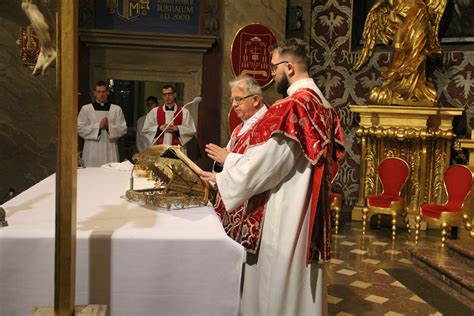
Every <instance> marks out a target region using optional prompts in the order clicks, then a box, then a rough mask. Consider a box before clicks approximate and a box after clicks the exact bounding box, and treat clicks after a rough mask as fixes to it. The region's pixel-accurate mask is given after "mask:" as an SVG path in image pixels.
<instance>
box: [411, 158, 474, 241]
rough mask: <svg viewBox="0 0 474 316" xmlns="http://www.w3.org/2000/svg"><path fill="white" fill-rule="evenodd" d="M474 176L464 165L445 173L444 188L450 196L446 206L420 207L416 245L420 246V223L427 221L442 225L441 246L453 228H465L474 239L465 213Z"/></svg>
mask: <svg viewBox="0 0 474 316" xmlns="http://www.w3.org/2000/svg"><path fill="white" fill-rule="evenodd" d="M472 184H473V174H472V172H471V170H470V169H469V168H468V167H467V166H464V165H454V166H451V167H449V168H448V169H447V170H446V172H445V173H444V188H445V190H446V194H447V196H448V200H447V202H446V203H445V204H442V205H439V204H423V205H421V206H420V214H419V215H418V216H417V217H416V226H415V228H416V231H415V244H418V237H419V233H420V223H421V221H422V220H423V221H425V222H427V223H429V224H435V225H440V227H441V246H442V247H444V245H445V242H446V239H447V237H448V235H449V234H450V232H451V227H460V226H462V225H463V223H464V227H465V228H466V229H467V230H468V231H469V235H470V237H471V238H474V230H473V229H472V224H471V220H470V218H469V216H468V215H467V214H466V213H465V212H464V202H465V201H466V198H467V196H468V195H469V193H470V192H471V188H472Z"/></svg>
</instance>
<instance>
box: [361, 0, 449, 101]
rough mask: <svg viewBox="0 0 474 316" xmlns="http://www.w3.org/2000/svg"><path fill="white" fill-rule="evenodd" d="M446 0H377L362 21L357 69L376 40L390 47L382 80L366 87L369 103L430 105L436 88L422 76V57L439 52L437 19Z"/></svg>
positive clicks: (366, 57) (423, 64)
mask: <svg viewBox="0 0 474 316" xmlns="http://www.w3.org/2000/svg"><path fill="white" fill-rule="evenodd" d="M447 1H448V0H377V1H376V2H375V4H374V5H373V7H372V8H371V9H370V11H369V13H368V15H367V19H366V21H365V25H364V32H363V35H362V37H363V40H364V47H363V49H362V52H361V54H360V56H359V58H358V60H357V62H356V64H355V65H354V70H359V69H360V68H361V67H362V66H363V65H364V64H365V63H366V62H367V61H368V60H369V58H370V57H371V56H372V54H373V52H374V48H375V45H376V44H377V42H378V41H380V42H382V43H383V44H384V45H386V46H391V47H392V55H391V59H390V62H389V64H388V66H387V69H386V70H384V71H382V73H381V74H382V76H383V78H384V81H383V83H382V85H381V86H375V87H374V88H372V90H371V91H370V96H369V101H370V102H371V103H372V104H382V105H383V104H387V105H391V104H398V105H414V106H434V105H435V103H436V88H435V86H434V84H433V83H431V82H429V81H427V80H426V70H425V66H426V58H427V57H428V55H430V54H434V53H436V54H440V53H441V45H440V42H439V39H438V29H439V22H440V20H441V17H442V16H443V13H444V10H445V8H446V4H447Z"/></svg>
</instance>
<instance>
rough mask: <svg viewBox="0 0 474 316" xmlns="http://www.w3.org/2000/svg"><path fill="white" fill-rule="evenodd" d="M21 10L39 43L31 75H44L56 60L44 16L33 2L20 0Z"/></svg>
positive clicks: (45, 0) (45, 1)
mask: <svg viewBox="0 0 474 316" xmlns="http://www.w3.org/2000/svg"><path fill="white" fill-rule="evenodd" d="M43 1H44V4H45V5H47V4H48V1H47V0H43ZM21 8H22V10H23V11H24V12H25V14H26V16H27V17H28V19H29V20H30V22H31V26H32V27H33V29H34V30H35V33H36V35H37V36H38V40H39V43H40V53H39V55H38V60H37V61H36V65H35V68H34V69H33V75H37V74H39V73H40V72H41V74H42V75H44V74H45V72H46V70H47V69H48V68H49V66H51V64H52V63H53V61H54V60H55V59H56V50H55V49H54V46H53V43H52V40H51V34H50V33H49V26H48V23H47V22H46V19H45V18H44V15H43V14H42V13H41V11H40V10H39V9H38V6H36V4H34V3H33V0H22V3H21Z"/></svg>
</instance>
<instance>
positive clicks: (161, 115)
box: [154, 104, 183, 145]
mask: <svg viewBox="0 0 474 316" xmlns="http://www.w3.org/2000/svg"><path fill="white" fill-rule="evenodd" d="M180 110H181V107H180V106H179V105H176V110H175V112H174V113H178V112H179V111H180ZM156 122H157V123H158V126H161V125H163V124H167V122H166V112H165V105H164V104H163V105H162V106H159V107H158V108H157V110H156ZM172 124H173V125H174V126H177V125H181V124H183V112H182V111H181V112H180V113H179V114H178V116H176V117H175V118H174V120H173V123H172ZM164 139H165V135H164V134H163V135H161V137H160V138H158V139H157V140H156V141H155V143H154V145H159V144H163V141H164ZM171 145H182V144H181V142H180V141H179V138H178V137H177V136H176V133H173V139H172V143H171Z"/></svg>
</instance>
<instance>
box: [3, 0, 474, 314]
mask: <svg viewBox="0 0 474 316" xmlns="http://www.w3.org/2000/svg"><path fill="white" fill-rule="evenodd" d="M108 2H109V1H108ZM112 2H113V1H112ZM373 2H374V1H369V0H367V1H359V0H312V1H309V0H288V1H272V0H259V1H252V0H242V1H231V0H222V1H219V0H200V1H196V3H197V4H198V6H199V10H200V15H199V23H198V26H197V28H196V29H195V32H194V33H193V34H192V35H189V36H187V37H186V38H184V36H183V34H179V31H178V33H174V34H173V33H170V34H171V35H170V34H167V36H161V35H160V34H151V35H148V37H146V39H145V40H143V41H142V42H138V39H136V38H134V37H133V36H132V35H130V33H129V31H124V30H115V29H114V28H113V27H112V28H109V29H108V30H107V31H104V30H103V29H99V28H97V24H100V23H98V22H97V16H98V14H97V12H96V8H97V6H96V3H95V1H94V0H80V1H79V6H80V10H79V27H80V30H79V78H78V84H79V96H78V99H79V105H82V104H86V103H88V102H90V99H91V93H90V90H91V88H90V87H91V86H92V84H93V83H94V82H95V81H96V80H99V79H105V80H109V82H111V81H110V80H112V82H114V89H113V92H112V99H115V100H116V102H117V103H118V104H122V103H124V104H125V103H126V104H127V106H126V107H124V112H125V115H126V119H127V125H128V126H129V128H128V133H127V136H126V137H124V139H123V140H122V141H121V145H120V146H121V147H120V149H121V152H120V153H121V158H122V159H125V158H130V157H131V155H132V154H133V153H134V150H135V149H134V147H133V143H134V135H135V129H134V128H135V127H134V122H136V119H137V118H138V117H139V116H140V115H142V114H143V111H144V109H143V104H142V101H141V100H144V98H145V97H146V96H148V95H150V94H153V93H155V94H159V89H160V88H159V87H161V84H162V83H165V82H170V83H177V84H179V85H178V100H179V101H180V102H186V101H187V100H192V98H193V97H194V96H196V95H201V96H202V98H203V102H202V103H201V104H200V105H199V107H198V108H195V109H192V110H191V112H192V115H193V118H194V119H195V121H196V122H197V129H198V132H197V140H196V144H195V146H196V147H195V148H196V150H195V152H194V153H193V155H194V158H195V160H196V161H197V163H198V165H200V166H201V167H202V168H205V169H209V168H210V166H211V165H212V161H210V159H208V158H207V157H205V155H203V154H200V152H201V153H202V152H203V146H204V144H206V143H209V142H213V143H220V144H225V143H226V142H227V140H228V138H229V133H228V126H227V115H228V112H229V109H230V106H229V104H228V103H227V102H225V100H228V98H229V91H228V90H229V89H228V87H227V82H228V81H229V80H231V79H232V78H233V72H232V66H231V61H230V50H231V45H232V40H233V37H234V35H235V33H236V32H237V31H238V30H239V29H240V28H241V27H243V26H245V25H247V24H250V23H255V22H258V23H261V24H263V25H266V26H267V27H269V28H270V29H271V30H272V31H273V33H274V34H275V36H276V37H277V39H278V40H282V39H284V38H289V37H300V38H303V39H305V40H306V41H307V42H308V43H309V46H310V57H311V69H310V71H311V76H312V77H313V78H314V80H315V82H316V84H317V85H318V86H319V87H320V89H321V90H322V92H323V94H324V95H325V97H326V98H327V99H328V100H329V101H330V103H331V104H332V105H333V106H334V107H336V108H337V111H338V113H339V116H340V118H341V122H342V126H343V129H344V134H345V148H346V153H345V156H344V157H343V159H342V160H341V161H340V170H339V173H338V176H337V178H336V179H335V181H334V183H333V190H334V191H337V192H339V193H341V194H342V199H343V206H342V212H341V228H340V231H339V233H338V234H337V235H336V234H334V235H333V237H334V239H333V246H334V256H333V259H331V261H330V263H329V270H328V273H329V275H330V277H329V284H328V295H329V296H328V303H329V313H330V314H331V315H351V314H353V315H401V314H408V315H415V314H416V315H440V314H444V315H472V313H473V310H474V301H473V300H474V288H473V284H474V248H473V245H472V239H469V238H468V237H465V238H464V239H463V240H461V241H462V242H464V244H467V245H468V246H467V249H468V250H466V248H462V249H458V248H459V247H458V248H457V246H456V244H452V245H451V246H449V245H448V248H449V251H451V252H452V253H454V254H451V252H449V253H447V252H446V251H447V250H446V251H445V249H441V248H440V246H439V237H438V235H439V230H431V229H430V230H429V231H428V232H423V233H422V235H421V237H420V239H422V246H423V247H425V248H426V249H429V251H427V253H423V251H421V252H419V253H418V254H416V253H415V254H413V253H412V252H411V251H410V249H412V248H413V246H414V238H413V236H414V235H413V233H411V234H410V233H408V232H407V231H406V230H401V232H400V233H399V235H398V236H397V241H396V242H394V243H392V240H391V232H390V231H391V223H390V220H389V218H385V217H383V218H382V219H381V228H380V229H375V228H374V227H373V226H374V225H372V226H371V227H369V228H368V234H367V235H366V237H364V238H361V223H360V218H361V215H360V214H359V213H358V215H354V213H353V208H354V206H355V205H356V204H357V202H358V199H359V192H360V190H361V187H360V185H361V180H360V174H361V172H360V166H361V157H363V155H362V153H361V138H360V136H359V135H358V134H357V131H358V129H359V123H360V116H359V115H358V114H357V113H354V111H351V109H350V107H349V105H366V104H368V101H367V99H368V95H369V92H370V90H371V89H372V88H373V87H374V86H375V85H377V84H380V83H381V82H382V78H381V76H380V71H381V70H383V69H384V67H386V66H387V64H388V62H389V59H390V52H389V50H388V49H387V48H385V47H382V46H380V47H377V49H376V52H375V54H374V56H373V57H372V58H371V59H370V61H369V63H368V64H367V65H366V66H364V67H363V68H362V69H361V70H360V71H354V70H352V67H353V65H354V63H355V61H356V59H357V57H358V55H359V54H360V50H361V43H360V40H361V37H360V34H361V33H362V27H363V22H364V18H365V15H366V14H367V8H370V6H371V5H372V3H373ZM50 3H52V5H53V4H54V1H52V2H50ZM459 7H461V8H463V10H461V12H460V11H459ZM290 8H292V9H295V8H297V9H298V10H300V12H301V14H302V15H301V16H298V17H296V19H297V20H299V22H300V23H301V24H300V25H298V26H297V27H294V25H293V24H292V23H290V19H293V18H294V16H290V15H288V12H290V11H292V10H290ZM292 12H293V11H292ZM446 12H447V13H446V14H445V17H444V18H443V19H445V20H446V21H445V22H444V24H443V26H442V28H441V30H440V36H441V39H442V49H443V52H442V54H441V56H440V57H438V58H433V59H430V60H429V61H428V65H427V76H428V77H429V78H430V79H431V80H432V81H433V82H434V83H435V85H436V87H437V96H438V101H437V105H436V106H437V107H439V108H450V107H453V108H457V109H464V112H463V115H462V116H459V117H456V118H455V119H454V120H453V132H454V134H455V135H456V137H455V138H459V139H462V138H466V137H467V138H470V137H471V136H470V134H471V130H472V128H474V79H473V77H474V25H473V23H472V14H474V2H473V1H471V0H453V1H449V4H448V8H447V11H446ZM456 14H462V16H456ZM449 23H452V24H449ZM27 25H28V20H27V19H26V17H24V16H23V13H22V12H21V10H20V1H3V2H2V3H0V43H1V46H0V85H1V87H2V88H1V89H0V98H1V100H2V102H1V106H0V127H1V129H0V146H1V148H2V149H1V151H0V161H1V164H0V175H1V176H0V204H3V203H4V202H6V201H8V200H9V199H10V198H11V197H13V196H15V195H17V194H19V193H21V192H22V191H24V190H26V189H28V188H29V187H31V186H32V185H34V184H35V183H37V182H39V181H41V180H42V179H44V178H45V177H47V176H49V175H51V174H52V173H54V172H55V153H56V115H57V101H56V93H55V89H56V87H55V75H54V71H53V72H49V73H47V74H46V75H45V76H40V77H32V76H31V69H30V68H28V67H26V66H25V65H24V64H23V62H22V60H21V59H20V58H19V46H18V44H17V39H18V37H19V34H20V28H26V26H27ZM111 34H119V35H120V34H123V37H120V36H118V37H113V36H112V35H111ZM155 35H156V38H155V39H153V40H151V37H152V36H155ZM173 36H174V37H176V38H173ZM179 41H182V42H185V43H186V44H185V45H184V47H179V44H177V43H178V42H179ZM132 43H133V44H132ZM137 47H139V48H137ZM126 56H128V58H126ZM189 56H191V57H189ZM150 65H151V66H150ZM121 66H122V68H120V67H121ZM150 67H151V68H150ZM180 67H182V68H183V69H180ZM145 69H147V70H146V71H145ZM158 82H159V84H158ZM274 90H275V89H274V86H273V84H271V85H270V86H269V87H267V88H266V89H264V99H265V101H266V102H267V103H269V104H271V103H272V102H273V101H274V100H276V99H278V98H279V96H278V95H277V94H276V92H275V91H274ZM454 143H456V142H455V141H454V142H453V146H454ZM450 152H451V155H450V157H446V159H447V161H448V164H454V163H462V164H468V156H469V155H468V152H467V151H462V150H459V147H458V148H457V150H455V148H451V151H450ZM363 160H364V158H362V162H363ZM471 163H472V162H471ZM471 214H474V213H472V210H471ZM410 220H411V222H412V224H413V226H414V221H413V219H410ZM372 224H374V223H372ZM462 229H463V228H462V227H459V228H458V230H462ZM459 233H460V232H459ZM460 235H461V234H460ZM425 248H423V249H425ZM433 254H435V256H434V257H432V255H433ZM450 257H456V258H458V257H459V258H460V259H459V260H460V261H461V263H459V264H458V263H448V264H446V261H447V260H449V258H450ZM433 262H434V263H433ZM446 266H448V268H446ZM459 267H466V268H465V269H460V268H459ZM446 269H447V271H446ZM454 270H456V271H457V270H464V271H457V272H456V271H455V272H453V271H454ZM433 275H434V277H433ZM446 275H449V276H450V277H446ZM437 276H438V278H437ZM440 279H445V280H446V279H448V282H444V283H443V282H442V281H440Z"/></svg>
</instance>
